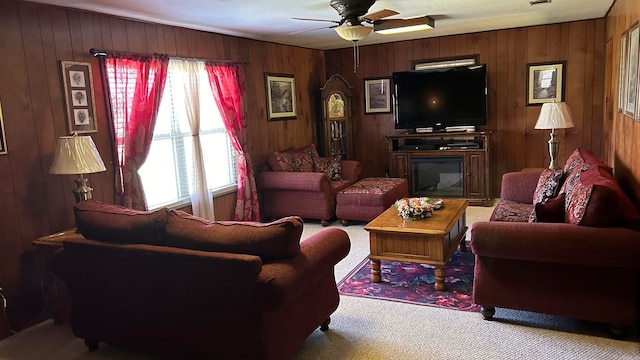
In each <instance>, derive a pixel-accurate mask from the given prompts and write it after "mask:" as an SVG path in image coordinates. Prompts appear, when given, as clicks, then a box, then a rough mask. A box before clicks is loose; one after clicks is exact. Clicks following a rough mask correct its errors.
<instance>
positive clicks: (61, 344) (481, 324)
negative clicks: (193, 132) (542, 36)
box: [0, 207, 640, 360]
mask: <svg viewBox="0 0 640 360" xmlns="http://www.w3.org/2000/svg"><path fill="white" fill-rule="evenodd" d="M490 213H491V208H483V207H470V208H469V209H468V211H467V223H468V224H471V223H472V222H474V221H478V220H485V219H488V217H489V215H490ZM331 226H332V227H337V228H341V229H344V230H345V231H347V233H349V236H350V238H351V243H352V248H351V252H350V254H349V256H348V257H347V258H345V259H344V260H343V261H342V262H340V263H339V264H338V265H337V267H336V280H338V281H339V280H341V279H342V278H343V277H344V276H346V275H347V274H348V272H349V271H350V270H351V269H353V268H354V267H355V266H356V265H357V264H358V263H359V262H360V261H362V259H364V258H365V257H366V256H367V255H368V246H369V244H368V235H367V232H366V231H364V230H363V226H362V225H352V226H349V227H342V226H341V225H340V224H339V222H335V223H334V224H332V225H331ZM320 230H322V227H321V226H320V225H319V224H317V223H312V222H308V223H307V224H305V233H304V235H303V236H304V237H306V236H309V234H312V233H314V232H316V231H320ZM340 300H341V302H340V306H339V308H338V310H337V311H336V312H335V313H334V314H333V316H332V322H331V325H330V330H329V331H327V332H324V333H323V332H321V331H319V330H316V331H315V332H314V333H313V334H312V335H311V336H310V337H309V338H308V339H307V341H306V342H305V343H304V345H303V346H302V348H301V349H300V350H299V351H298V352H297V353H296V354H295V355H294V357H293V359H296V360H302V359H313V360H323V359H326V360H337V359H363V360H364V359H366V360H374V359H403V360H424V359H536V360H538V359H576V360H578V359H579V360H584V359H612V360H613V359H616V360H617V359H640V345H639V343H638V342H637V341H635V340H626V341H620V340H612V339H610V338H609V337H608V334H607V328H606V327H605V326H604V325H601V324H594V323H589V322H583V321H578V320H573V319H566V318H561V317H554V316H547V315H541V314H534V313H528V312H521V311H513V310H505V309H498V310H497V313H496V318H497V320H495V321H484V320H482V316H481V315H480V314H478V313H469V312H463V311H455V310H447V309H441V308H436V307H431V306H421V305H412V304H405V303H400V302H392V301H385V300H375V299H368V298H358V297H351V296H342V297H341V299H340ZM634 338H635V336H634ZM0 359H2V360H4V359H20V360H23V359H25V360H28V359H29V360H30V359H34V360H35V359H38V360H40V359H61V360H62V359H65V360H66V359H125V360H129V359H152V357H148V356H144V355H140V354H133V353H130V352H125V351H122V350H120V349H117V348H114V347H111V346H108V345H102V346H101V349H100V350H99V351H97V352H95V353H88V352H87V351H86V348H85V346H84V343H83V341H82V340H80V339H77V338H75V337H74V336H73V334H72V333H71V330H70V329H69V328H68V327H67V326H64V325H63V326H54V325H53V323H52V322H51V321H46V322H44V323H41V324H39V325H37V326H35V327H33V328H30V329H27V330H25V331H22V332H20V333H18V334H16V335H14V336H12V337H10V338H8V339H5V340H3V341H1V342H0Z"/></svg>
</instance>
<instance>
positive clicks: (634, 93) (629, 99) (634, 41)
mask: <svg viewBox="0 0 640 360" xmlns="http://www.w3.org/2000/svg"><path fill="white" fill-rule="evenodd" d="M628 41H629V46H628V48H629V50H628V51H627V81H626V85H625V88H626V91H625V100H624V114H625V115H627V116H630V117H632V118H635V116H636V106H637V102H638V46H639V45H640V43H639V41H640V26H639V25H638V23H636V24H635V25H634V26H632V27H631V30H629V34H628Z"/></svg>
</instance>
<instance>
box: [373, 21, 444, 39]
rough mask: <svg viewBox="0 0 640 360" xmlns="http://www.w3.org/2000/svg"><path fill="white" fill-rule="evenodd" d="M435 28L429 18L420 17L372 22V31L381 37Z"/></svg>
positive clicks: (433, 22) (434, 23)
mask: <svg viewBox="0 0 640 360" xmlns="http://www.w3.org/2000/svg"><path fill="white" fill-rule="evenodd" d="M435 27H436V22H435V20H433V18H431V17H429V16H420V17H416V18H412V19H389V20H378V21H374V22H373V31H375V32H376V33H378V34H383V35H389V34H400V33H405V32H410V31H420V30H431V29H434V28H435Z"/></svg>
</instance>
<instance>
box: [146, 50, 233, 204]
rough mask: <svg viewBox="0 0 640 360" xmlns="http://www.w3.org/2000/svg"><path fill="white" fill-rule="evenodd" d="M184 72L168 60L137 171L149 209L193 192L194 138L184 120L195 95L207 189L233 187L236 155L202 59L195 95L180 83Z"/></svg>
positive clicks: (184, 198)
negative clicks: (145, 151) (146, 149)
mask: <svg viewBox="0 0 640 360" xmlns="http://www.w3.org/2000/svg"><path fill="white" fill-rule="evenodd" d="M186 76H189V74H188V73H187V72H186V71H182V70H180V69H178V68H176V67H172V66H171V62H170V63H169V69H168V74H167V81H166V84H165V88H164V92H163V94H162V100H161V102H160V110H159V113H158V119H157V120H156V124H155V128H154V131H153V140H152V142H151V148H150V151H149V155H148V157H147V160H146V161H145V163H144V164H143V165H142V167H141V168H140V171H139V173H140V177H141V178H142V185H143V188H144V192H145V196H146V198H147V206H148V207H149V209H155V208H159V207H162V206H169V205H172V204H178V203H182V202H188V201H189V197H190V194H191V193H192V192H193V183H194V168H193V166H194V165H193V163H194V162H193V156H192V154H193V144H194V141H193V137H192V136H191V128H190V125H189V120H188V118H187V106H186V105H185V99H186V98H187V97H192V96H198V97H199V99H200V111H199V116H200V143H201V148H202V152H203V156H204V162H205V174H206V178H207V184H208V187H209V189H210V190H211V191H213V192H223V191H231V190H235V189H237V186H236V182H237V176H236V163H235V159H236V154H235V151H234V150H233V147H232V145H231V142H230V141H229V137H228V135H227V132H226V129H225V127H224V123H223V121H222V118H221V116H220V113H219V111H218V107H217V105H216V103H215V100H214V98H213V94H212V93H211V87H210V85H209V80H208V75H207V72H206V70H205V69H204V63H202V62H200V70H199V73H198V75H197V76H198V77H199V89H198V90H197V92H196V93H192V92H191V91H189V89H187V86H185V77H186Z"/></svg>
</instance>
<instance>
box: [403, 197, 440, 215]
mask: <svg viewBox="0 0 640 360" xmlns="http://www.w3.org/2000/svg"><path fill="white" fill-rule="evenodd" d="M442 205H443V201H442V199H439V200H432V199H430V198H428V197H417V198H408V199H400V200H397V201H396V202H395V206H396V208H397V209H398V216H402V218H403V219H404V220H418V219H424V218H427V217H430V216H431V215H432V214H433V210H437V209H440V207H441V206H442Z"/></svg>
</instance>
